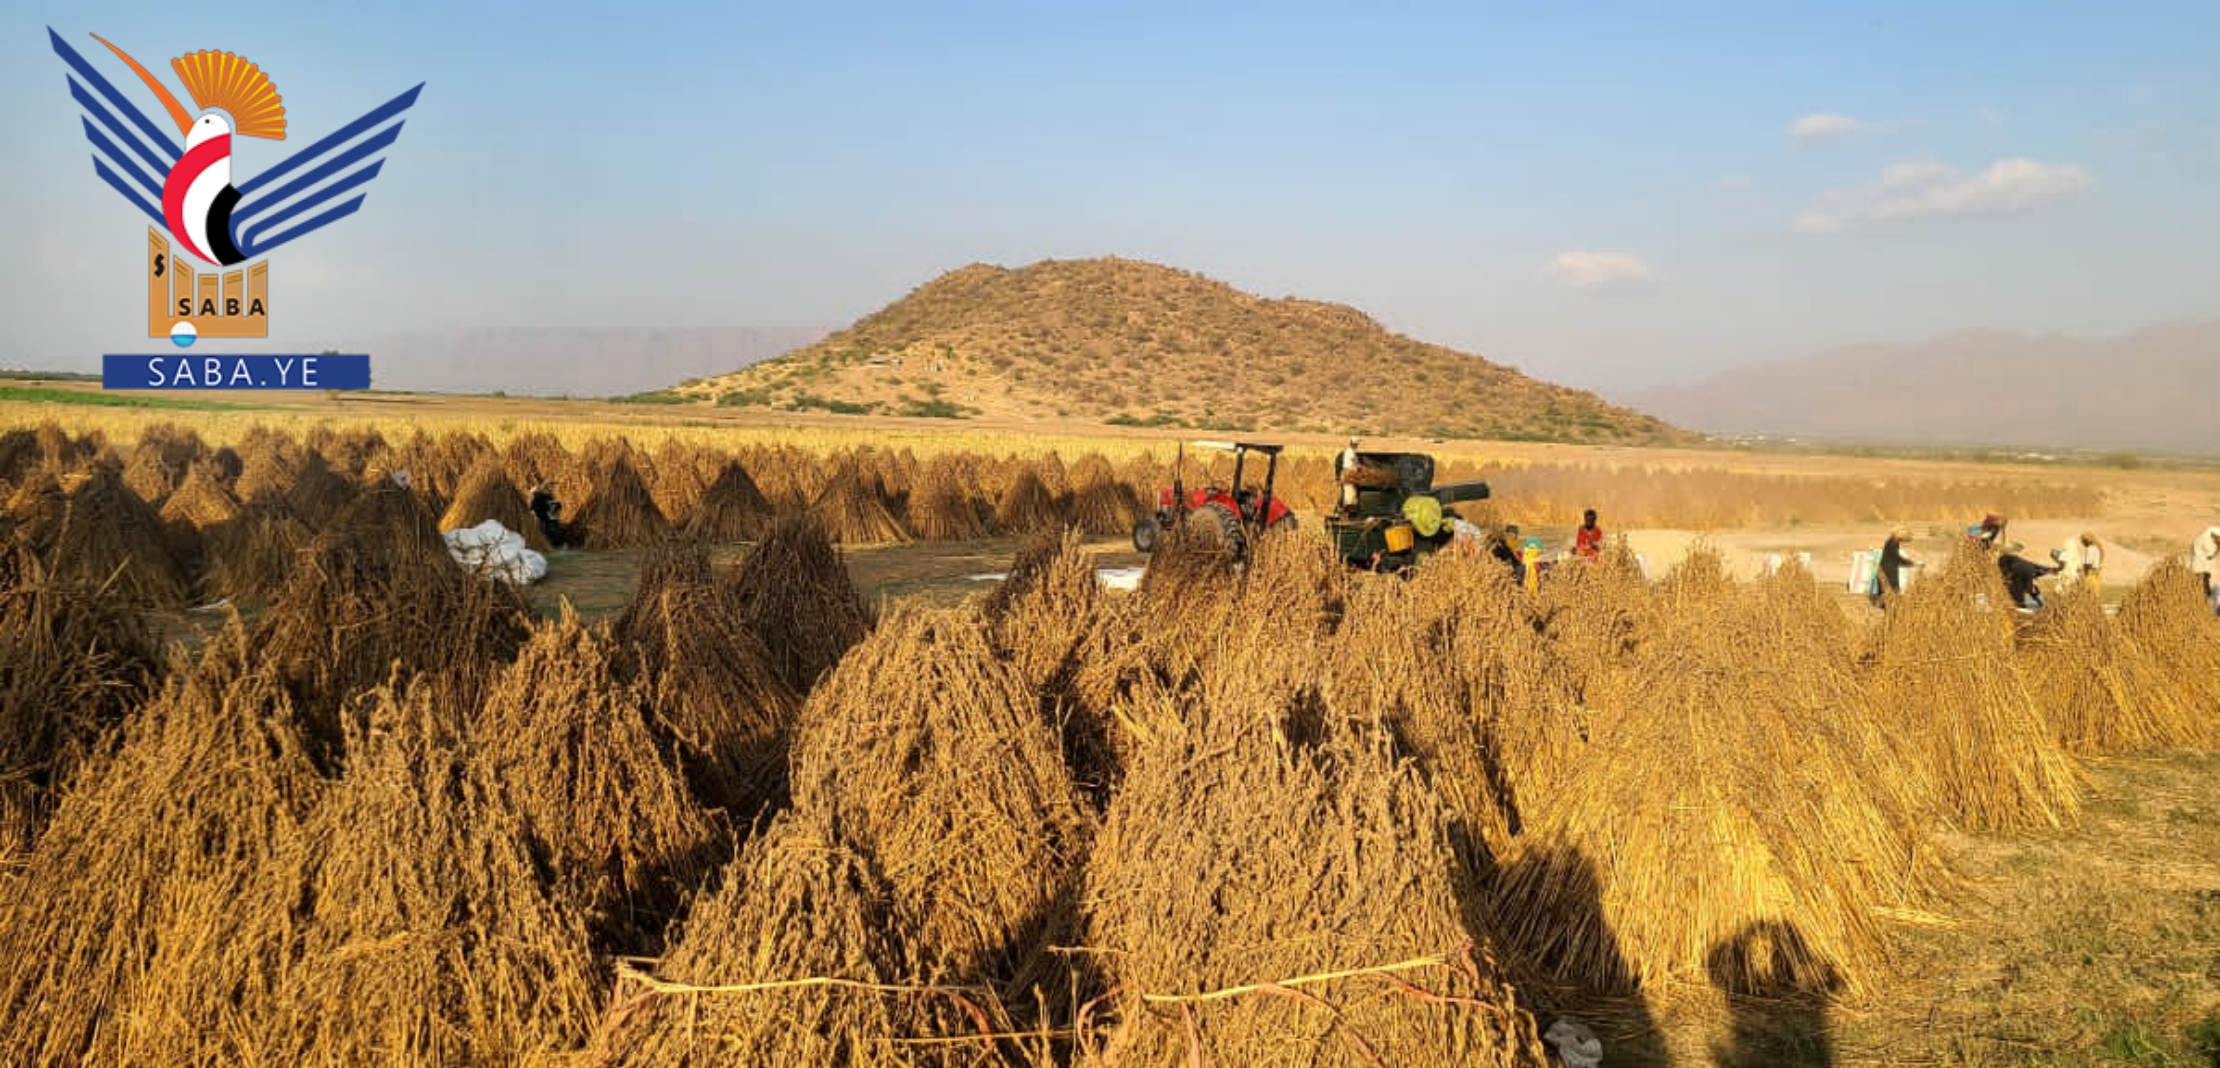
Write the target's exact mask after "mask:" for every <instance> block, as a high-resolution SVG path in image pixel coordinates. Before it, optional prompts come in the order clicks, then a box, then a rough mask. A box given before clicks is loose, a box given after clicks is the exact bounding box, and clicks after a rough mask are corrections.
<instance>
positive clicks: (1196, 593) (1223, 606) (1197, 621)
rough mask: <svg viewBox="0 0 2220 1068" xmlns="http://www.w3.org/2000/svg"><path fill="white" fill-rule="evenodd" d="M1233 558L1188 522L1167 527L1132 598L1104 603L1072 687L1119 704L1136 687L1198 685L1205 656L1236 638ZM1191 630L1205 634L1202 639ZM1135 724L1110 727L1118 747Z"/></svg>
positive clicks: (1106, 704) (1093, 700)
mask: <svg viewBox="0 0 2220 1068" xmlns="http://www.w3.org/2000/svg"><path fill="white" fill-rule="evenodd" d="M1240 588H1241V586H1240V572H1239V571H1238V569H1237V568H1236V566H1235V562H1234V560H1233V559H1232V558H1231V557H1229V556H1228V555H1226V554H1225V553H1224V552H1223V551H1221V549H1220V547H1219V546H1218V545H1216V544H1215V543H1213V542H1210V541H1208V540H1206V539H1202V538H1197V537H1193V536H1191V535H1190V534H1189V533H1188V532H1187V531H1185V530H1183V529H1174V530H1170V531H1167V532H1166V536H1165V538H1164V540H1163V541H1162V542H1160V543H1159V544H1158V546H1157V549H1156V552H1155V554H1154V555H1152V556H1151V557H1150V558H1149V566H1148V571H1147V572H1146V573H1145V574H1144V575H1143V576H1142V578H1141V585H1140V588H1139V589H1138V590H1136V591H1135V592H1134V594H1133V595H1132V596H1130V597H1124V598H1119V599H1116V600H1113V601H1110V602H1108V603H1107V604H1105V605H1104V610H1103V611H1102V612H1100V613H1099V614H1098V615H1097V620H1096V623H1095V626H1094V627H1093V628H1092V630H1091V631H1090V632H1089V634H1088V635H1087V636H1086V639H1085V641H1084V645H1083V647H1082V649H1081V652H1080V654H1079V656H1078V657H1077V658H1076V659H1077V660H1078V665H1079V672H1078V675H1077V676H1076V677H1075V678H1074V680H1073V690H1074V692H1075V693H1076V694H1077V696H1078V698H1079V700H1080V701H1081V702H1082V703H1083V704H1084V705H1085V706H1086V707H1087V708H1090V709H1094V710H1106V709H1111V708H1115V707H1121V706H1123V705H1125V704H1126V699H1127V698H1129V697H1131V696H1132V695H1134V694H1135V693H1137V692H1144V691H1153V690H1156V689H1171V690H1181V689H1185V688H1188V687H1191V686H1194V685H1196V684H1197V682H1198V680H1199V677H1200V672H1201V667H1202V665H1203V663H1204V662H1205V661H1206V660H1207V659H1209V658H1211V657H1212V656H1213V655H1214V654H1215V653H1216V652H1217V651H1218V650H1219V649H1221V648H1223V647H1224V646H1226V645H1228V644H1231V643H1232V639H1231V638H1230V637H1229V630H1230V621H1231V618H1232V614H1233V606H1234V600H1235V598H1236V597H1237V596H1238V595H1239V592H1240ZM1194 635H1206V636H1207V638H1206V639H1205V640H1202V641H1195V640H1191V639H1192V636H1194ZM1136 726H1137V724H1135V723H1132V722H1121V723H1119V724H1118V728H1117V730H1115V731H1113V733H1112V742H1113V744H1115V745H1117V746H1118V747H1119V748H1120V749H1124V748H1125V747H1127V745H1128V744H1129V741H1130V740H1129V739H1127V738H1126V737H1124V736H1125V735H1126V734H1128V733H1130V732H1131V731H1132V730H1133V728H1135V727H1136Z"/></svg>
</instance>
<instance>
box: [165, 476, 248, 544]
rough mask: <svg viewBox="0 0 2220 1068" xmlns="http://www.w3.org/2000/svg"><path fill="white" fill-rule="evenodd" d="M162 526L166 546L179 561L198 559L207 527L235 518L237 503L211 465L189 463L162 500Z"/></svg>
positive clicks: (237, 514) (213, 526) (210, 527)
mask: <svg viewBox="0 0 2220 1068" xmlns="http://www.w3.org/2000/svg"><path fill="white" fill-rule="evenodd" d="M161 517H162V525H163V527H164V528H165V529H167V530H168V531H169V534H170V548H171V552H172V554H173V555H175V556H176V557H177V558H178V560H179V561H180V562H184V563H191V562H193V561H198V560H200V559H201V553H202V549H203V545H202V540H203V535H205V534H206V533H207V532H208V531H209V530H211V529H213V528H215V527H217V526H220V525H222V524H224V523H229V522H231V521H232V520H234V519H237V518H239V502H238V501H237V500H234V499H233V498H232V496H231V491H229V490H227V489H225V488H224V484H223V480H222V479H220V478H218V477H217V474H216V468H215V467H214V465H212V464H209V463H206V462H202V463H196V464H194V465H192V467H191V468H190V469H189V470H188V471H187V472H186V475H185V479H184V481H183V482H181V483H179V484H178V487H177V489H176V491H175V492H173V493H171V494H170V497H169V499H168V500H166V501H164V502H162V512H161Z"/></svg>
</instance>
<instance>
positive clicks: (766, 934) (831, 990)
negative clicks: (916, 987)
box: [596, 811, 960, 1068]
mask: <svg viewBox="0 0 2220 1068" xmlns="http://www.w3.org/2000/svg"><path fill="white" fill-rule="evenodd" d="M889 896H890V892H889V890H888V889H887V887H886V884H885V881H884V880H883V879H882V878H881V877H880V876H879V875H878V874H877V872H876V870H875V869H874V867H873V866H872V865H871V864H870V863H869V862H868V861H866V860H865V859H864V858H863V857H861V856H858V855H857V854H856V852H855V851H854V850H853V849H851V848H849V847H847V846H845V845H843V844H841V843H840V842H839V841H838V840H837V838H836V836H835V835H834V833H833V830H832V823H831V820H830V819H829V818H827V817H826V816H825V815H823V814H821V813H813V812H806V811H792V812H786V813H783V814H781V815H780V816H779V818H778V819H777V820H776V821H775V822H773V823H772V824H771V826H770V829H769V830H767V831H765V832H764V833H763V834H762V835H760V836H758V837H757V838H755V839H754V840H753V841H750V842H749V843H748V845H747V847H746V848H745V849H743V850H742V851H741V854H740V857H739V859H737V860H735V861H734V862H733V863H732V864H731V865H729V866H728V867H726V869H725V872H724V876H723V880H722V885H721V886H720V887H719V888H718V890H717V891H716V892H715V893H714V894H711V895H709V896H708V897H706V898H704V899H702V900H701V901H699V902H698V903H696V904H695V906H694V908H693V911H692V913H691V914H690V915H689V916H688V917H687V918H686V920H685V921H684V923H683V924H682V925H681V926H680V927H679V928H678V931H677V934H676V935H675V936H674V938H673V939H672V944H671V949H670V951H669V952H668V953H666V954H665V955H664V956H663V958H662V960H661V961H659V962H658V963H657V965H656V968H655V977H654V978H655V980H656V985H655V986H653V987H650V988H649V989H647V990H645V991H642V992H640V993H638V994H636V995H635V996H637V997H640V998H642V999H643V1001H641V1002H637V1003H634V1004H637V1005H638V1007H637V1008H635V1009H632V1010H630V1011H627V1012H624V1013H620V1014H616V1015H613V1016H612V1017H611V1018H610V1021H609V1024H608V1026H607V1027H606V1028H605V1029H604V1030H603V1032H602V1033H601V1035H600V1036H599V1037H598V1041H597V1042H596V1046H597V1047H598V1051H599V1052H600V1053H601V1054H602V1055H603V1056H604V1057H606V1058H607V1059H608V1060H609V1061H610V1062H613V1063H619V1064H626V1065H636V1066H639V1068H694V1066H700V1065H708V1064H765V1065H771V1064H794V1065H803V1064H824V1065H834V1064H858V1065H860V1064H903V1063H908V1061H907V1060H906V1059H905V1058H904V1057H903V1056H902V1055H901V1052H900V1050H899V1048H898V1047H893V1046H890V1045H889V1042H890V1040H893V1039H897V1038H901V1037H905V1036H907V1034H908V1033H909V1030H910V1025H911V1023H912V1022H913V1017H914V1016H915V1015H916V1003H917V1002H918V1001H919V1000H920V999H924V998H933V997H945V996H946V995H939V994H933V993H929V992H924V991H918V992H902V991H900V990H897V989H895V988H894V987H893V986H892V984H895V983H896V982H897V981H898V980H899V979H900V976H901V971H902V969H901V964H900V959H901V958H900V955H899V954H900V951H899V949H898V948H897V947H896V946H895V945H894V944H893V943H892V942H891V941H890V940H889V939H888V938H887V935H886V930H887V924H888V918H887V916H886V914H885V907H886V906H885V902H886V901H887V900H888V898H889ZM625 985H626V984H622V983H620V988H622V987H624V986H625ZM623 992H627V993H629V992H630V991H623ZM959 996H960V995H959Z"/></svg>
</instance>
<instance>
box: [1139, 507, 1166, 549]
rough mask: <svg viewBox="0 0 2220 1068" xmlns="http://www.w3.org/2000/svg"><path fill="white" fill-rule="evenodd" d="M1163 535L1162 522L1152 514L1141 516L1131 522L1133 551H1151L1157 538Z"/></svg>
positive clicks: (1154, 547)
mask: <svg viewBox="0 0 2220 1068" xmlns="http://www.w3.org/2000/svg"><path fill="white" fill-rule="evenodd" d="M1163 536H1164V524H1163V523H1162V522H1160V521H1159V520H1158V519H1157V518H1156V517H1155V516H1153V515H1145V516H1142V517H1141V521H1140V522H1138V523H1135V524H1133V549H1134V551H1135V552H1143V553H1153V552H1155V551H1156V543H1157V540H1158V539H1160V538H1162V537H1163Z"/></svg>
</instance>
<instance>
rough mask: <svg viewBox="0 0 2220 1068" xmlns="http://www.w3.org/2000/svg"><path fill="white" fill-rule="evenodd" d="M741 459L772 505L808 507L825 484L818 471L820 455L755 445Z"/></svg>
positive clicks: (787, 448) (785, 448)
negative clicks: (814, 455) (818, 456)
mask: <svg viewBox="0 0 2220 1068" xmlns="http://www.w3.org/2000/svg"><path fill="white" fill-rule="evenodd" d="M740 462H741V463H743V464H745V465H747V468H748V473H749V474H750V475H753V476H755V480H756V485H758V486H760V487H762V489H763V495H764V497H765V498H767V499H768V500H769V501H770V502H771V505H772V507H774V508H776V509H779V510H781V511H784V510H787V509H794V508H802V507H805V506H807V505H808V504H809V501H810V498H811V497H813V496H815V495H816V492H817V487H818V486H819V485H821V484H822V483H823V478H822V477H821V476H820V475H818V474H816V473H815V472H816V471H817V468H818V466H819V465H818V463H817V460H816V458H815V457H813V456H811V455H810V454H808V453H805V452H802V451H800V450H798V449H793V448H789V447H787V446H783V445H778V446H763V445H758V446H751V447H750V448H748V449H746V450H743V452H742V453H741V456H740Z"/></svg>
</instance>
